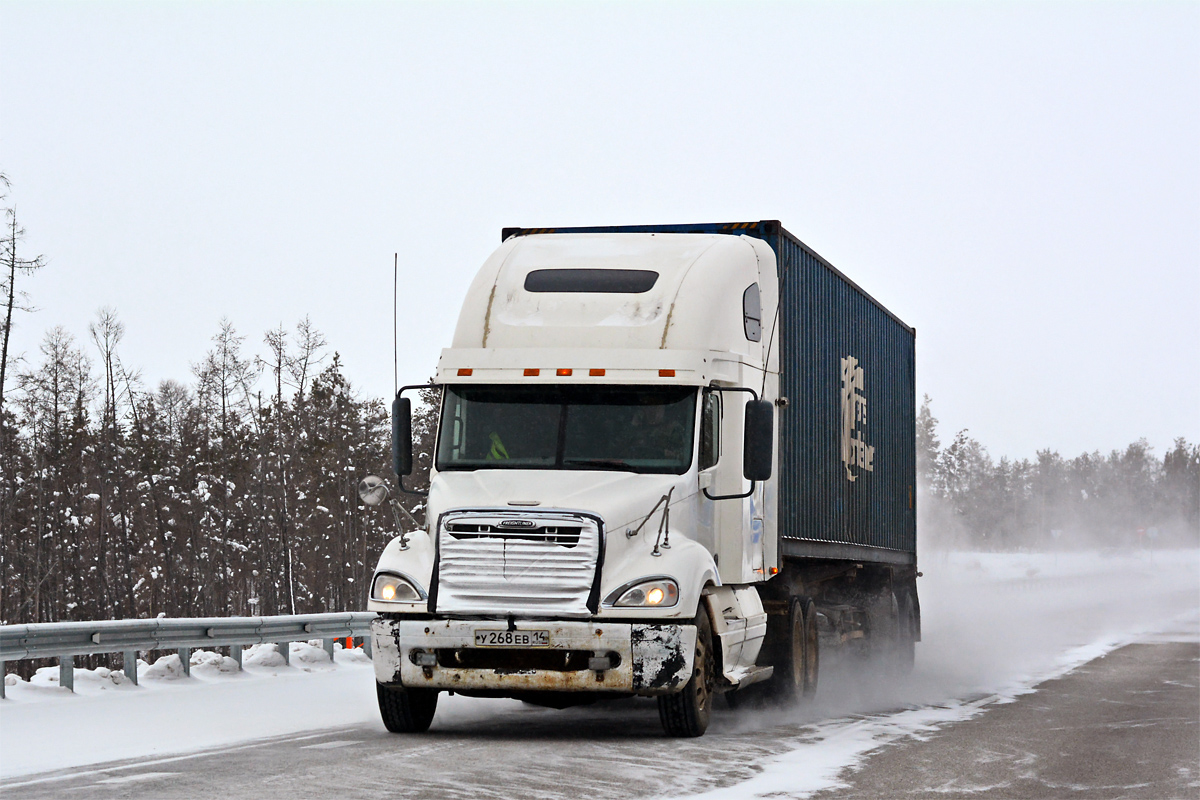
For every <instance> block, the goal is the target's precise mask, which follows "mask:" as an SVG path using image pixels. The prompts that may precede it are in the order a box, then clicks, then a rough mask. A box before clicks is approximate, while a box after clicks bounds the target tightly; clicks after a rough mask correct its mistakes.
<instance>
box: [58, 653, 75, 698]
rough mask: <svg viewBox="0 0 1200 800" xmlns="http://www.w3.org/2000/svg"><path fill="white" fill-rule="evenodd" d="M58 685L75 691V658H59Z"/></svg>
mask: <svg viewBox="0 0 1200 800" xmlns="http://www.w3.org/2000/svg"><path fill="white" fill-rule="evenodd" d="M58 685H59V686H65V687H66V688H67V689H69V690H71V692H74V691H75V656H59V657H58Z"/></svg>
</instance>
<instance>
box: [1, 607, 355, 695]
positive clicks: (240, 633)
mask: <svg viewBox="0 0 1200 800" xmlns="http://www.w3.org/2000/svg"><path fill="white" fill-rule="evenodd" d="M373 619H375V614H373V613H370V612H344V613H338V614H297V615H295V616H281V617H207V618H195V619H120V620H99V621H96V622H43V623H35V624H32V625H2V626H0V698H2V697H4V679H3V675H4V662H6V661H21V660H23V659H29V658H57V659H58V660H59V664H58V674H59V685H60V686H65V687H67V688H68V689H70V690H71V691H74V689H75V656H79V655H96V654H100V653H122V654H123V660H124V667H125V675H126V676H127V677H128V678H129V679H130V680H131V681H132V682H133V683H134V684H135V685H136V684H137V682H138V676H137V654H138V652H139V651H141V650H177V651H178V652H179V660H180V662H181V663H182V665H183V671H184V674H190V673H191V651H192V650H193V649H194V648H199V647H229V648H230V655H231V656H232V657H233V659H234V660H235V661H236V662H237V664H238V668H239V669H241V666H242V647H241V646H242V645H247V644H262V643H276V644H286V643H288V642H295V641H307V640H309V639H323V640H324V643H325V652H327V653H328V654H329V660H330V661H332V660H333V652H334V646H333V644H334V641H336V640H337V639H342V638H345V637H347V636H361V637H363V647H364V650H365V651H366V653H367V655H370V654H371V636H370V631H371V620H373ZM279 653H280V655H282V656H283V661H284V663H285V664H286V663H289V662H290V654H289V648H288V647H280V648H279Z"/></svg>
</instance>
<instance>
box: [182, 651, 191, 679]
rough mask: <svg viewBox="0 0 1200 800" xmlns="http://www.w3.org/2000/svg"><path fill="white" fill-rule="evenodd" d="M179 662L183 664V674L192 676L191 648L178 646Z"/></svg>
mask: <svg viewBox="0 0 1200 800" xmlns="http://www.w3.org/2000/svg"><path fill="white" fill-rule="evenodd" d="M179 663H181V664H183V674H184V675H186V676H187V677H189V678H190V677H192V648H190V647H181V648H179Z"/></svg>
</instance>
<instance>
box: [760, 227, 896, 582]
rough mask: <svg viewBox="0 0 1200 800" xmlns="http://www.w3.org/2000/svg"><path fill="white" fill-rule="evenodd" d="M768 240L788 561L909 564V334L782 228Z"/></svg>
mask: <svg viewBox="0 0 1200 800" xmlns="http://www.w3.org/2000/svg"><path fill="white" fill-rule="evenodd" d="M763 234H764V235H762V238H763V239H764V240H766V241H767V242H768V243H769V244H770V245H771V247H772V248H773V249H774V250H775V254H776V257H777V258H778V260H779V271H780V279H781V285H780V337H779V341H780V353H779V355H780V358H779V364H780V393H781V394H782V395H783V396H784V397H787V398H788V400H789V402H788V405H787V407H786V408H784V409H783V411H782V413H781V414H780V453H779V456H780V459H779V473H780V474H779V480H780V487H779V532H780V536H781V538H782V539H783V541H782V543H781V544H782V548H783V552H784V553H785V554H789V555H797V556H816V557H850V558H862V559H865V560H870V561H893V562H901V563H911V562H912V561H913V556H914V555H915V552H916V542H917V523H916V507H915V506H916V496H915V492H916V388H915V365H914V361H915V334H914V331H913V330H912V329H911V328H909V327H908V326H907V325H905V324H904V323H903V322H901V321H900V320H898V319H897V318H896V317H895V316H893V315H892V314H891V313H890V312H889V311H887V309H885V308H884V307H883V306H881V305H879V304H878V303H877V302H876V301H875V300H873V299H872V298H871V297H870V296H869V295H867V294H866V293H864V292H863V291H862V290H861V289H860V288H858V286H856V285H855V284H854V283H852V282H851V281H850V280H849V279H847V278H846V277H845V276H844V275H842V274H841V273H840V272H838V271H837V270H835V269H834V268H833V267H832V266H831V265H829V264H828V263H827V262H826V261H824V260H823V259H822V258H821V257H820V256H818V255H817V254H816V253H814V252H813V251H812V250H810V249H809V248H808V247H806V246H805V245H804V244H803V243H801V242H800V241H799V240H798V239H796V238H795V237H793V236H792V235H791V234H789V233H788V232H787V231H785V230H783V229H782V228H779V227H777V226H776V227H774V230H773V231H772V230H767V231H764V232H763ZM831 545H833V546H831ZM837 545H842V546H841V547H839V546H837ZM844 545H858V546H859V547H853V548H846V547H844ZM864 546H865V547H864ZM866 548H870V550H867V549H866ZM876 548H880V549H879V550H876Z"/></svg>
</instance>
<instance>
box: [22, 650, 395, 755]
mask: <svg viewBox="0 0 1200 800" xmlns="http://www.w3.org/2000/svg"><path fill="white" fill-rule="evenodd" d="M316 644H318V645H319V642H318V643H316ZM275 647H276V646H275V645H273V644H264V645H255V646H254V647H252V648H249V649H247V650H246V651H245V652H244V655H243V662H244V664H245V669H244V671H242V672H238V671H237V664H236V662H235V661H234V660H233V659H231V658H229V657H228V656H222V655H219V654H217V653H213V652H210V651H205V650H196V651H193V652H192V656H191V662H192V675H191V677H190V678H189V677H186V676H184V674H183V665H182V664H181V663H180V661H179V656H178V655H177V654H175V653H171V654H164V655H162V656H160V657H159V658H158V659H157V660H156V661H155V662H154V663H153V664H150V665H146V663H145V662H144V661H143V662H139V668H138V680H139V682H140V685H139V686H134V685H133V684H132V683H131V682H129V681H128V680H127V679H126V678H125V674H124V673H123V672H121V671H119V670H114V671H111V672H110V671H109V670H107V669H97V670H88V669H78V668H77V669H76V670H75V693H74V694H71V693H70V692H68V691H67V690H65V689H63V688H61V687H60V686H59V685H58V668H57V667H44V668H42V669H40V670H38V672H37V674H36V675H34V677H33V679H32V680H30V681H28V682H26V681H22V680H19V679H18V678H17V676H16V675H8V676H6V678H5V681H6V684H7V685H6V692H7V694H8V697H7V699H5V700H4V701H2V702H0V777H2V778H10V777H13V776H15V775H27V774H30V773H34V772H44V771H47V770H52V769H61V768H65V767H74V766H80V765H84V764H94V763H99V762H102V761H112V760H117V759H127V758H143V757H152V756H159V755H165V754H170V753H178V752H186V751H192V750H200V749H207V748H211V747H218V746H222V745H227V744H230V743H234V742H240V741H246V740H251V739H261V738H265V737H270V736H279V735H283V734H289V733H295V732H297V731H305V730H312V729H319V728H330V727H335V726H341V725H349V724H354V723H361V722H363V721H366V720H372V721H373V720H375V719H377V718H378V711H377V710H376V707H375V687H374V673H373V671H372V669H371V662H370V659H368V658H367V657H366V656H365V655H363V652H362V650H361V649H354V650H342V649H340V645H338V646H337V648H338V649H335V655H334V663H332V664H331V663H330V662H329V656H328V654H327V653H326V652H325V651H324V650H323V649H322V648H321V647H319V646H314V644H310V643H306V642H292V645H291V662H292V663H291V666H285V665H284V663H283V656H282V655H281V654H280V653H279V652H277V651H276V649H275Z"/></svg>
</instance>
